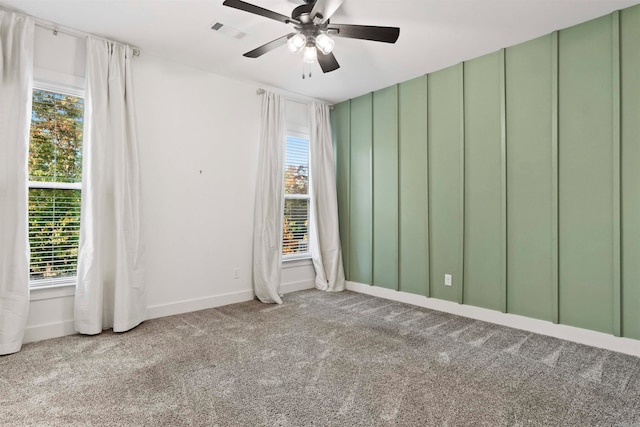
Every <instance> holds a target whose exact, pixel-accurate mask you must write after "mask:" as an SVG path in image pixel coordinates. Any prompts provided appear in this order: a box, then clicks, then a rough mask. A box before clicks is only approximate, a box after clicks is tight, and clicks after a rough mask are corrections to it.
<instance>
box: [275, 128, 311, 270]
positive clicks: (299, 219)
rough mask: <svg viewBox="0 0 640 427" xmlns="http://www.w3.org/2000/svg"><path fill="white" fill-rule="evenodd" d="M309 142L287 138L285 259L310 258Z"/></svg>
mask: <svg viewBox="0 0 640 427" xmlns="http://www.w3.org/2000/svg"><path fill="white" fill-rule="evenodd" d="M309 203H310V198H309V140H308V139H307V138H302V137H295V136H287V140H286V145H285V162H284V219H283V230H282V255H283V258H284V259H290V258H304V257H309V256H310V255H311V254H310V252H309Z"/></svg>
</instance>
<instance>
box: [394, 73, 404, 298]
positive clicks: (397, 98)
mask: <svg viewBox="0 0 640 427" xmlns="http://www.w3.org/2000/svg"><path fill="white" fill-rule="evenodd" d="M395 86H396V123H397V125H398V126H397V129H396V131H397V132H398V135H397V137H396V138H397V141H398V143H397V144H396V164H397V166H396V168H397V170H398V175H397V176H398V189H397V190H396V191H397V192H398V209H397V211H398V214H397V215H398V286H397V289H396V290H397V291H400V290H402V289H400V284H401V283H402V281H401V276H402V271H401V270H402V269H401V268H400V264H401V259H402V258H401V257H402V233H401V232H400V229H401V228H402V221H401V219H400V218H402V216H401V213H400V206H402V191H400V189H401V188H402V182H401V181H402V174H401V173H400V144H402V139H401V138H400V128H401V126H400V85H399V84H396V85H395Z"/></svg>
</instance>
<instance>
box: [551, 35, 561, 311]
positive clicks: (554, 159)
mask: <svg viewBox="0 0 640 427" xmlns="http://www.w3.org/2000/svg"><path fill="white" fill-rule="evenodd" d="M558 72H559V69H558V32H557V31H554V32H553V33H551V287H552V290H551V304H552V306H551V311H552V312H551V320H552V321H553V323H559V322H560V286H559V274H560V260H559V258H558V257H559V253H560V251H559V246H558V245H559V240H558V232H559V228H558V227H559V211H558V207H559V200H558V197H559V189H558V185H559V183H558V176H559V175H558V173H559V169H558V165H559V163H558Z"/></svg>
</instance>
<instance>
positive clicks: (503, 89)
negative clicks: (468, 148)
mask: <svg viewBox="0 0 640 427" xmlns="http://www.w3.org/2000/svg"><path fill="white" fill-rule="evenodd" d="M499 58H500V181H501V182H500V184H501V188H502V194H501V203H502V206H501V212H500V213H501V217H502V218H501V228H502V243H501V248H500V249H501V251H502V253H501V254H500V255H501V259H500V263H501V265H500V292H501V295H500V297H501V301H500V303H501V307H502V312H503V313H506V312H507V291H508V290H507V78H506V69H505V67H506V63H505V50H504V49H501V50H500V56H499Z"/></svg>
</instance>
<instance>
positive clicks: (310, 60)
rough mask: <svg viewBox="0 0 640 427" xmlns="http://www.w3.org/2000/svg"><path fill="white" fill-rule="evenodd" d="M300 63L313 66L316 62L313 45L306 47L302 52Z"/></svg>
mask: <svg viewBox="0 0 640 427" xmlns="http://www.w3.org/2000/svg"><path fill="white" fill-rule="evenodd" d="M302 61H303V62H306V63H307V64H314V63H316V62H318V51H317V50H316V47H315V46H314V45H313V44H311V45H307V46H306V47H305V48H304V50H303V51H302Z"/></svg>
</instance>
